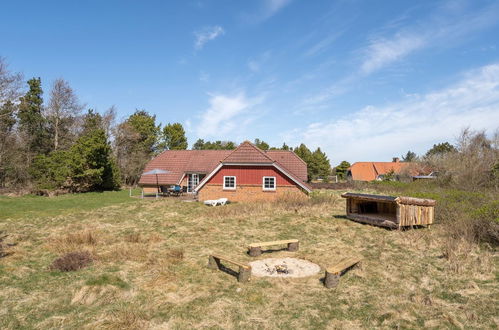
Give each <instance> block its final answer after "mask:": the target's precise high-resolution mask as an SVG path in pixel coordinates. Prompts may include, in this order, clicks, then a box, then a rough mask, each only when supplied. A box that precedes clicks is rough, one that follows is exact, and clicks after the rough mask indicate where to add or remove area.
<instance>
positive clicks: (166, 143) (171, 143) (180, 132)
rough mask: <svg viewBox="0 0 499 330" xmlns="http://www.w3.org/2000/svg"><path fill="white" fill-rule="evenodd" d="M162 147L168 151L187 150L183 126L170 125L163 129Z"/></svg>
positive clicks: (178, 124) (177, 124)
mask: <svg viewBox="0 0 499 330" xmlns="http://www.w3.org/2000/svg"><path fill="white" fill-rule="evenodd" d="M162 137H163V142H162V144H161V145H162V147H163V148H164V149H168V150H185V149H187V137H186V136H185V130H184V127H183V126H182V124H180V123H173V124H168V125H166V126H165V127H164V128H163V136H162Z"/></svg>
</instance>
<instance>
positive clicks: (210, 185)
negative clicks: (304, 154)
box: [139, 141, 311, 201]
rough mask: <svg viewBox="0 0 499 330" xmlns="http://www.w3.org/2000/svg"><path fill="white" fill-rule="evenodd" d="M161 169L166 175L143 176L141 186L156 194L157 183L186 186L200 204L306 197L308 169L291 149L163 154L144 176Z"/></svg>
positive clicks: (245, 144) (242, 148)
mask: <svg viewBox="0 0 499 330" xmlns="http://www.w3.org/2000/svg"><path fill="white" fill-rule="evenodd" d="M156 168H157V169H161V170H165V171H167V172H168V173H167V174H159V175H158V176H157V181H158V183H156V177H155V176H154V175H142V176H141V178H140V180H139V185H140V186H141V187H143V188H144V190H145V191H148V190H149V191H151V192H152V191H154V192H155V191H156V189H157V188H156V187H157V184H159V185H160V186H162V185H180V186H185V187H187V192H188V193H193V194H197V196H198V199H199V200H201V201H204V200H211V199H218V198H223V197H225V198H228V199H229V200H230V201H253V200H261V199H264V200H273V199H276V198H277V197H280V196H283V195H286V194H297V195H298V196H307V194H308V193H309V192H310V191H311V187H310V186H309V185H308V184H307V183H306V180H307V165H306V163H305V162H304V161H303V160H302V159H301V158H300V157H298V156H297V155H296V154H295V153H294V152H292V151H285V150H268V151H262V150H260V149H259V148H257V147H256V146H255V145H253V144H252V143H250V142H248V141H245V142H243V143H241V145H239V147H237V148H236V149H235V150H167V151H164V152H163V153H161V154H160V155H158V156H157V157H156V158H154V159H152V160H151V161H150V162H149V163H148V164H147V165H146V168H145V169H144V172H147V171H150V170H152V169H156Z"/></svg>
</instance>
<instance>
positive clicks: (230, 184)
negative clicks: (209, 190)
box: [224, 176, 236, 190]
mask: <svg viewBox="0 0 499 330" xmlns="http://www.w3.org/2000/svg"><path fill="white" fill-rule="evenodd" d="M224 189H232V190H235V189H236V177H235V176H224Z"/></svg>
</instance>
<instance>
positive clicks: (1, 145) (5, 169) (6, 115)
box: [0, 101, 17, 187]
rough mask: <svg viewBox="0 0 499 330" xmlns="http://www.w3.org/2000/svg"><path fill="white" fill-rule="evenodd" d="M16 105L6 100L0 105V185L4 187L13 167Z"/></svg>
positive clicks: (15, 144) (15, 146) (15, 147)
mask: <svg viewBox="0 0 499 330" xmlns="http://www.w3.org/2000/svg"><path fill="white" fill-rule="evenodd" d="M15 111H16V105H15V104H14V103H12V102H11V101H7V102H6V103H4V104H3V105H0V187H4V186H5V183H6V181H7V178H8V177H9V174H10V173H9V172H12V168H14V167H15V163H14V162H13V160H14V157H13V155H14V154H16V152H15V151H16V150H17V140H16V137H15V133H14V125H15V124H16V117H15Z"/></svg>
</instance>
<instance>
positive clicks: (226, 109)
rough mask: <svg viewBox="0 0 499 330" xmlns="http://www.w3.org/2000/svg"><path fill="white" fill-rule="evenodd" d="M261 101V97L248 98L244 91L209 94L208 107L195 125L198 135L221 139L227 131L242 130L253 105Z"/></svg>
mask: <svg viewBox="0 0 499 330" xmlns="http://www.w3.org/2000/svg"><path fill="white" fill-rule="evenodd" d="M262 101H263V97H255V98H248V97H246V95H245V94H244V93H239V94H236V95H223V94H212V95H210V100H209V103H210V107H209V108H208V109H206V111H205V112H204V113H203V114H202V115H201V120H200V122H199V124H198V126H197V135H198V137H201V138H209V137H217V138H219V139H223V138H224V137H225V136H226V135H227V134H229V133H232V132H235V131H240V130H242V129H243V128H244V126H245V125H247V124H248V123H249V122H250V121H251V118H252V117H254V115H255V113H254V111H253V110H254V107H255V106H257V105H258V104H260V103H261V102H262Z"/></svg>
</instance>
